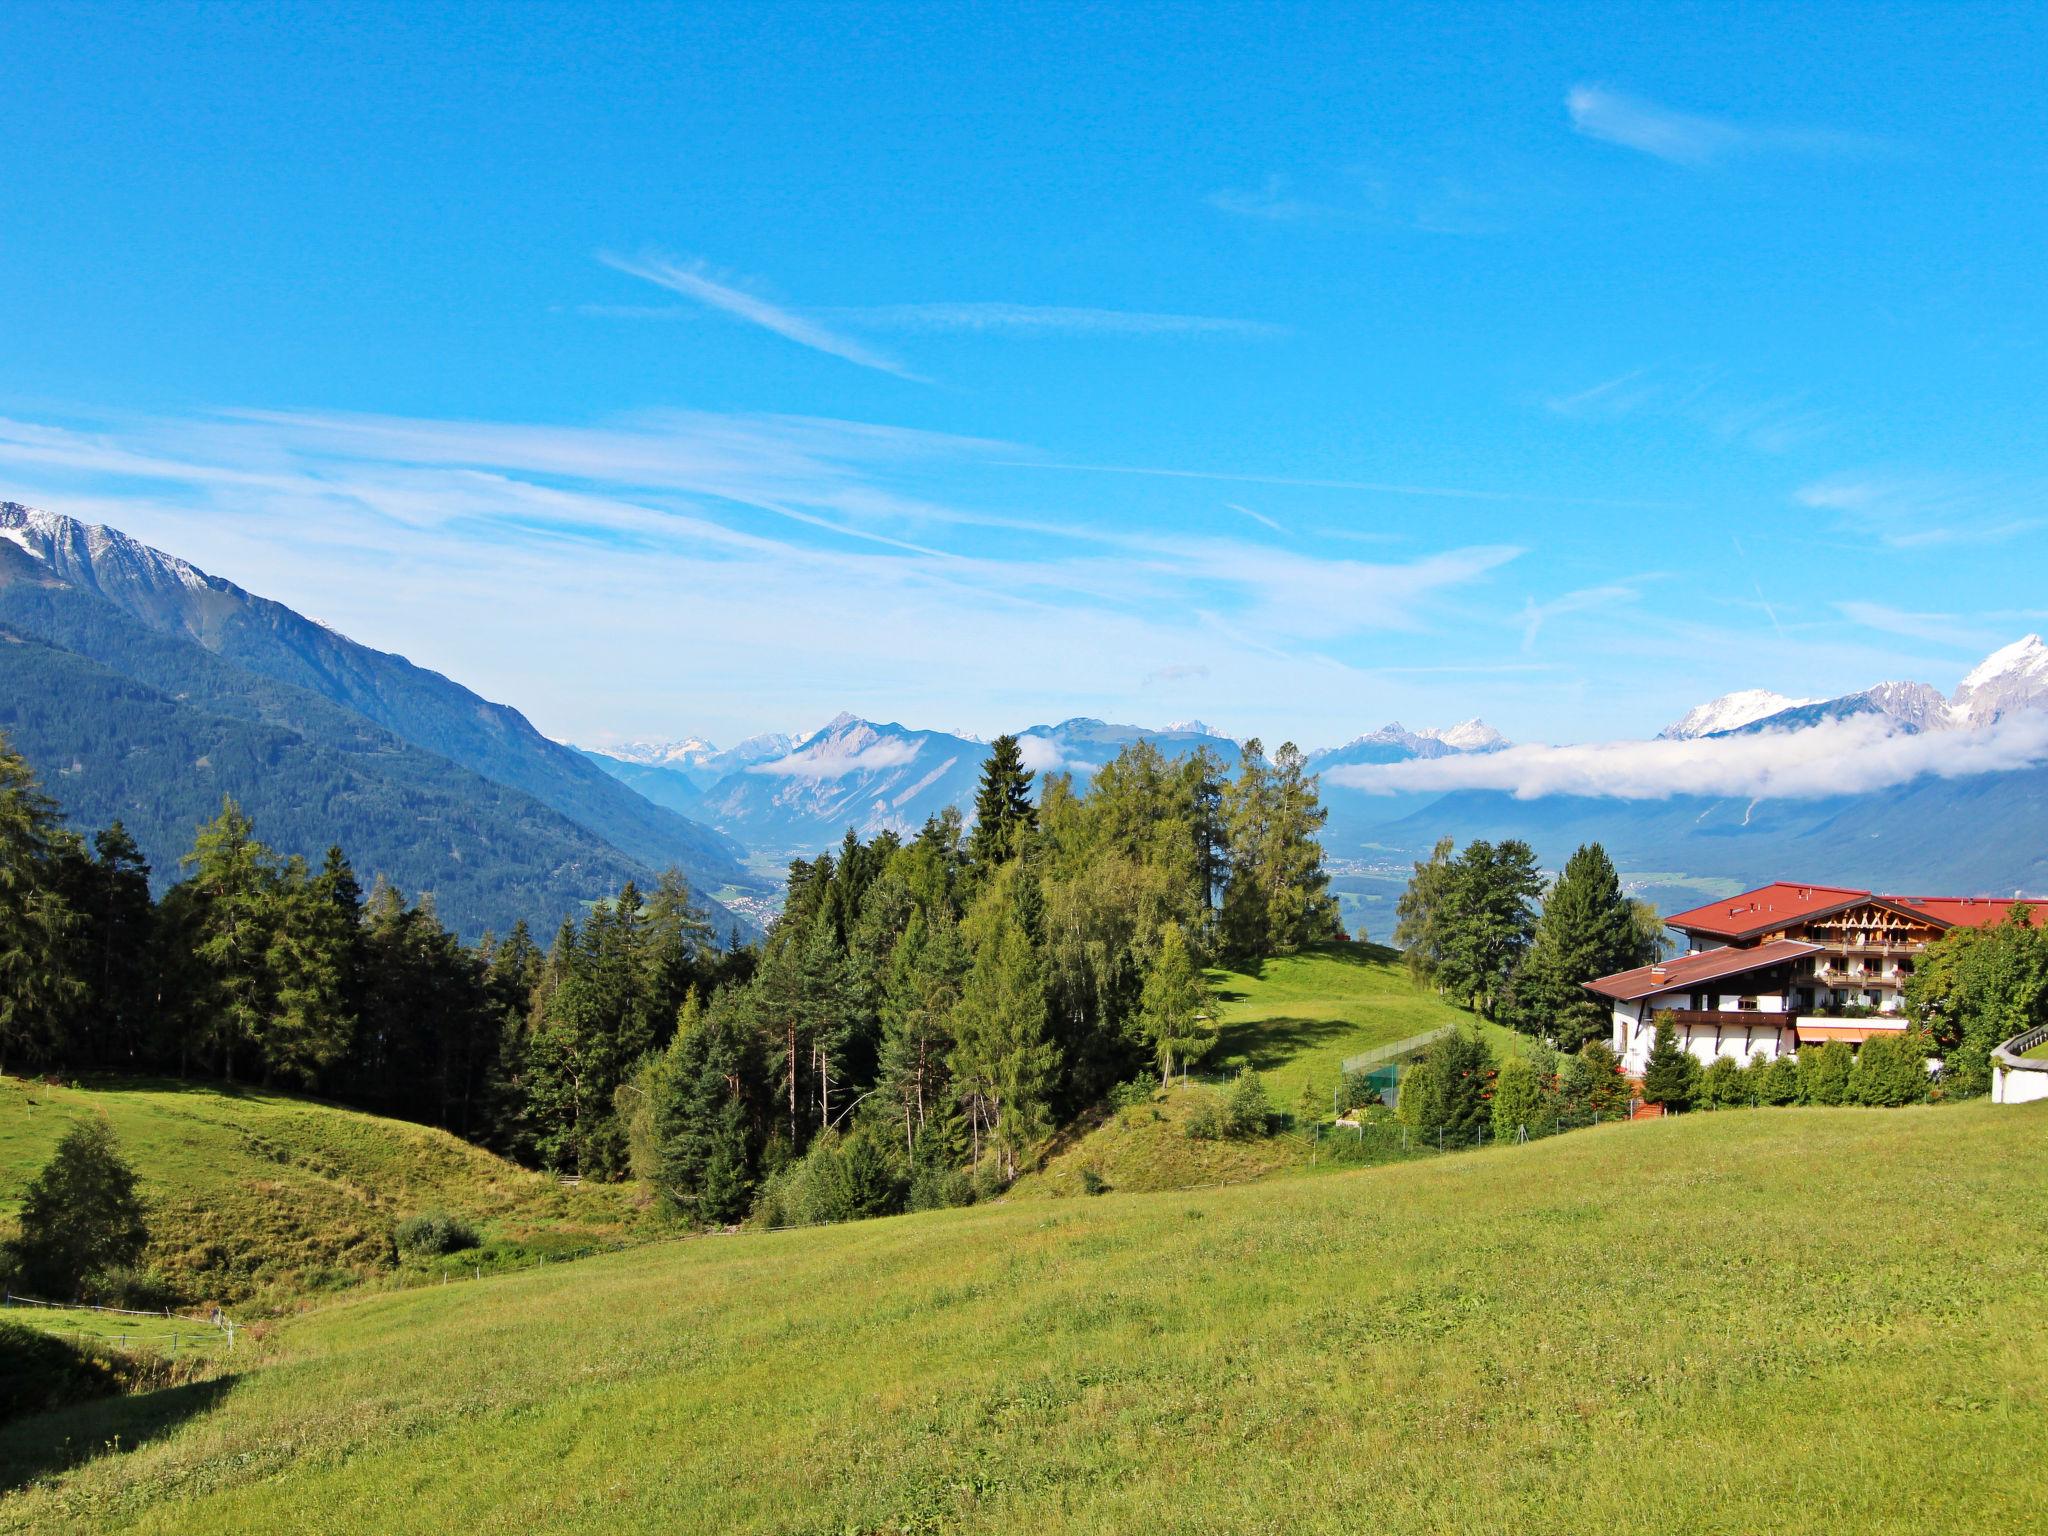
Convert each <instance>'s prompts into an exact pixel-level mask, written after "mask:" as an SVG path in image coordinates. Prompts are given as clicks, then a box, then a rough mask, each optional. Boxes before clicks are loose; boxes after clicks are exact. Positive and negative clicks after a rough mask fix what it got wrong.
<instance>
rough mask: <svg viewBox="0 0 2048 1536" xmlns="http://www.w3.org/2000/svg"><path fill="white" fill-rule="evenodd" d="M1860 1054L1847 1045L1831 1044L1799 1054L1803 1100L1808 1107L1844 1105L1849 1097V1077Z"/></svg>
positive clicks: (1817, 1046) (1834, 1041)
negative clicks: (1809, 1105)
mask: <svg viewBox="0 0 2048 1536" xmlns="http://www.w3.org/2000/svg"><path fill="white" fill-rule="evenodd" d="M1855 1063H1856V1053H1855V1052H1854V1051H1852V1050H1850V1049H1849V1046H1848V1044H1847V1043H1846V1042H1844V1041H1841V1040H1830V1041H1828V1042H1827V1043H1826V1044H1825V1045H1815V1046H1808V1047H1807V1048H1806V1049H1805V1050H1803V1051H1801V1052H1800V1053H1799V1099H1800V1102H1801V1103H1804V1104H1842V1103H1846V1102H1847V1101H1848V1097H1849V1075H1850V1073H1851V1072H1853V1071H1854V1070H1855Z"/></svg>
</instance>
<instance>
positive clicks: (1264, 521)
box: [1223, 501, 1287, 533]
mask: <svg viewBox="0 0 2048 1536" xmlns="http://www.w3.org/2000/svg"><path fill="white" fill-rule="evenodd" d="M1223 505H1224V506H1226V507H1228V508H1229V509H1230V510H1231V511H1233V512H1235V513H1237V514H1238V515H1239V516H1240V517H1248V518H1250V519H1251V520H1252V521H1253V522H1255V523H1259V524H1261V525H1263V526H1264V527H1267V528H1270V529H1272V530H1273V531H1274V532H1275V533H1285V532H1286V531H1287V530H1286V529H1285V528H1282V527H1281V526H1280V525H1279V524H1278V523H1277V522H1275V521H1274V520H1273V519H1272V518H1270V517H1268V516H1266V514H1265V513H1263V512H1254V511H1253V510H1252V509H1251V508H1250V507H1241V506H1239V505H1238V504H1237V503H1236V502H1234V501H1226V502H1225V503H1223Z"/></svg>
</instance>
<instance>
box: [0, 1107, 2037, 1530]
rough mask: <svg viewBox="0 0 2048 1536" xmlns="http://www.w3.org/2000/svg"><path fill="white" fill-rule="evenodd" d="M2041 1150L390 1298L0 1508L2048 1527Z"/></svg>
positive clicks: (1500, 1183)
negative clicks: (2037, 1303)
mask: <svg viewBox="0 0 2048 1536" xmlns="http://www.w3.org/2000/svg"><path fill="white" fill-rule="evenodd" d="M2044 1137H2048V1105H2042V1106H2029V1107H2025V1108H2008V1107H1996V1106H1992V1105H1988V1104H1984V1103H1975V1104H1968V1105H1963V1106H1960V1107H1936V1108H1921V1109H1909V1110H1889V1111H1876V1110H1873V1111H1866V1110H1846V1109H1843V1110H1825V1109H1815V1110H1761V1111H1738V1112H1727V1113H1721V1114H1715V1115H1695V1116H1688V1117H1681V1118H1679V1119H1676V1120H1671V1121H1652V1122H1644V1123H1640V1124H1634V1125H1618V1126H1613V1127H1604V1128H1600V1129H1596V1130H1590V1131H1585V1132H1580V1133H1575V1134H1573V1135H1570V1136H1566V1137H1560V1138H1557V1139H1556V1140H1552V1141H1547V1142H1542V1143H1537V1144H1533V1145H1530V1146H1527V1147H1504V1148H1499V1149H1494V1150H1488V1151H1484V1152H1477V1153H1471V1154H1466V1155H1460V1156H1454V1157H1446V1158H1437V1159H1431V1160H1428V1161H1426V1162H1421V1163H1411V1164H1404V1165H1401V1166H1396V1167H1389V1168H1382V1169H1372V1170H1366V1171H1362V1172H1358V1173H1349V1174H1336V1175H1331V1176H1328V1177H1322V1178H1314V1179H1290V1180H1283V1181H1279V1182H1267V1183H1261V1184H1255V1185H1248V1186H1244V1187H1239V1188H1231V1189H1220V1190H1209V1191H1202V1192H1177V1193H1160V1194H1152V1195H1109V1196H1104V1197H1102V1198H1099V1199H1092V1200H1087V1199H1084V1200H1071V1201H1062V1202H1042V1201H1021V1200H1020V1201H1011V1202H1008V1203H1003V1204H996V1205H990V1206H982V1207H974V1208H970V1209H967V1210H961V1211H949V1212H939V1213H932V1214H927V1215H920V1216H909V1217H899V1218H893V1219H889V1220H882V1221H873V1222H865V1223H859V1224H855V1225H851V1226H845V1227H837V1228H824V1229H812V1230H808V1231H801V1232H789V1233H775V1234H759V1235H742V1236H735V1237H725V1238H713V1239H709V1240H698V1241H691V1242H677V1243H663V1244H655V1245H652V1246H648V1247H642V1248H639V1249H635V1250H631V1251H628V1252H624V1253H619V1254H614V1255H609V1256H605V1257H600V1258H595V1259H591V1260H587V1261H584V1262H580V1263H577V1264H573V1265H562V1266H558V1267H554V1268H551V1269H549V1270H546V1271H539V1272H529V1273H523V1274H517V1275H508V1276H505V1277H503V1278H497V1279H490V1280H486V1281H484V1282H481V1283H472V1284H469V1285H451V1286H447V1287H445V1288H439V1287H437V1288H431V1289H426V1290H420V1291H412V1292H406V1293H399V1294H389V1295H369V1296H362V1297H360V1298H358V1299H354V1300H350V1301H347V1302H343V1303H339V1304H336V1305H334V1306H331V1307H329V1308H327V1309H325V1310H323V1311H320V1312H317V1313H313V1314H309V1315H307V1316H304V1317H302V1318H299V1319H295V1320H291V1321H288V1322H286V1323H284V1324H282V1325H280V1326H279V1327H278V1328H277V1330H276V1331H275V1333H274V1334H273V1335H272V1336H271V1337H270V1338H269V1339H268V1340H266V1341H264V1342H263V1344H262V1345H261V1346H260V1349H259V1351H258V1352H257V1353H255V1354H252V1355H251V1356H250V1357H249V1363H248V1364H247V1365H245V1366H243V1367H241V1368H240V1369H241V1374H239V1375H237V1376H235V1377H234V1378H232V1379H231V1380H229V1381H227V1382H226V1383H224V1384H221V1383H204V1384H201V1385H200V1387H198V1388H193V1389H178V1390H181V1391H187V1392H189V1393H190V1394H191V1395H190V1396H189V1397H188V1398H185V1399H181V1400H180V1401H178V1402H174V1403H163V1402H158V1403H155V1404H152V1403H151V1402H150V1400H149V1399H148V1398H139V1399H123V1400H115V1401H111V1402H106V1403H100V1404H95V1405H90V1406H87V1407H83V1408H77V1409H72V1410H68V1411H66V1412H65V1413H63V1414H59V1415H50V1416H44V1417H43V1418H39V1419H33V1420H26V1421H18V1422H16V1423H15V1424H13V1425H11V1426H6V1427H4V1428H0V1474H4V1475H6V1476H7V1477H9V1478H10V1480H13V1481H19V1480H20V1479H21V1478H22V1477H23V1476H24V1475H29V1476H33V1477H35V1478H36V1479H37V1480H36V1481H35V1482H34V1483H33V1484H32V1486H29V1487H26V1488H24V1489H21V1490H19V1491H16V1492H14V1493H12V1494H10V1495H7V1496H6V1497H5V1498H4V1499H0V1530H6V1531H20V1532H28V1531H39V1532H40V1531H55V1530H72V1529H88V1530H94V1529H96V1530H138V1531H158V1532H164V1531H206V1532H240V1531H246V1532H259V1531H260V1532H273V1531H279V1530H292V1531H298V1532H326V1531H422V1532H425V1531H433V1532H443V1531H450V1530H461V1531H510V1530H517V1531H523V1532H540V1531H549V1532H552V1531H590V1532H600V1531H601V1532H606V1533H620V1532H639V1531H649V1532H652V1531H663V1532H668V1531H700V1530H701V1531H714V1530H715V1531H732V1530H746V1531H775V1532H790V1533H796V1532H824V1531H834V1532H837V1531H872V1532H883V1531H913V1532H916V1531H940V1530H945V1531H954V1530H959V1531H1041V1530H1047V1529H1057V1530H1059V1531H1061V1532H1062V1533H1063V1536H1067V1533H1085V1532H1097V1531H1155V1530H1162V1529H1163V1530H1173V1531H1189V1532H1211V1531H1213V1532H1233V1533H1235V1532H1245V1531H1288V1532H1297V1531H1331V1532H1338V1531H1342V1532H1355V1531H1358V1530H1361V1529H1364V1530H1383V1531H1397V1532H1441V1531H1482V1530H1483V1531H1498V1530H1513V1531H1534V1532H1548V1531H1557V1532H1565V1531H1570V1532H1580V1531H1585V1530H1598V1531H1602V1532H1614V1531H1644V1532H1650V1531H1655V1532H1658V1533H1667V1532H1677V1531H1708V1530H1711V1531H1728V1532H1749V1531H1762V1530H1771V1531H1789V1532H1807V1531H1810V1532H1829V1533H1833V1532H1841V1531H1852V1530H1853V1531H1937V1530H1938V1531H1944V1532H1952V1531H1959V1530H2020V1529H2028V1528H2032V1529H2039V1528H2041V1527H2042V1525H2043V1523H2044V1521H2048V1501H2044V1495H2043V1492H2042V1487H2041V1481H2040V1479H2039V1477H2038V1475H2037V1470H2038V1458H2039V1450H2040V1446H2041V1444H2042V1441H2043V1436H2044V1433H2048V1322H2044V1320H2043V1318H2042V1315H2041V1313H2040V1312H2039V1310H2038V1308H2035V1307H2033V1306H2032V1305H2030V1304H2028V1303H2027V1298H2029V1297H2033V1296H2036V1295H2038V1287H2039V1277H2040V1276H2041V1274H2042V1273H2043V1272H2044V1270H2048V1180H2043V1179H2042V1178H2041V1176H2040V1166H2041V1165H2040V1154H2041V1148H2042V1146H2043V1145H2044ZM163 1395H164V1394H157V1395H156V1396H159V1397H161V1396H163ZM64 1437H68V1439H69V1441H70V1444H71V1445H72V1446H73V1447H76V1448H79V1449H78V1451H77V1452H76V1454H83V1455H87V1456H88V1459H86V1460H84V1461H83V1462H82V1464H80V1465H78V1466H76V1467H75V1468H73V1469H71V1470H68V1471H65V1470H61V1468H62V1465H63V1462H64V1459H65V1457H64V1455H62V1454H59V1453H56V1452H54V1451H53V1450H52V1446H53V1445H54V1444H55V1442H56V1441H57V1440H59V1439H61V1438H64ZM110 1442H112V1443H118V1445H119V1446H120V1449H119V1450H118V1451H98V1452H93V1451H88V1449H87V1448H96V1447H104V1446H106V1445H108V1444H109V1443H110Z"/></svg>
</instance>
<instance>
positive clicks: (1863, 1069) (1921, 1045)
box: [1848, 1029, 1931, 1108]
mask: <svg viewBox="0 0 2048 1536" xmlns="http://www.w3.org/2000/svg"><path fill="white" fill-rule="evenodd" d="M1930 1046H1931V1042H1930V1041H1929V1040H1928V1039H1927V1037H1926V1036H1925V1035H1923V1034H1921V1033H1920V1031H1919V1030H1917V1029H1909V1030H1907V1031H1905V1032H1904V1033H1903V1034H1897V1035H1872V1036H1871V1037H1870V1038H1869V1039H1868V1040H1866V1041H1864V1042H1863V1049H1862V1050H1861V1051H1859V1052H1858V1053H1857V1055H1856V1065H1855V1066H1854V1067H1853V1068H1851V1069H1850V1072H1849V1092H1848V1097H1849V1099H1850V1100H1851V1101H1853V1102H1854V1103H1857V1104H1872V1105H1879V1106H1883V1107H1886V1108H1890V1107H1893V1106H1896V1105H1900V1104H1918V1103H1919V1102H1920V1101H1921V1100H1923V1099H1925V1098H1926V1097H1927V1057H1928V1055H1929V1052H1930Z"/></svg>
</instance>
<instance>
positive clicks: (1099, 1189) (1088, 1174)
mask: <svg viewBox="0 0 2048 1536" xmlns="http://www.w3.org/2000/svg"><path fill="white" fill-rule="evenodd" d="M1108 1189H1109V1180H1107V1179H1105V1178H1104V1177H1103V1176H1102V1175H1101V1174H1100V1173H1098V1172H1096V1171H1095V1170H1094V1169H1093V1168H1083V1169H1082V1170H1081V1192H1082V1193H1083V1194H1086V1195H1100V1194H1105V1193H1107V1192H1108Z"/></svg>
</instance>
